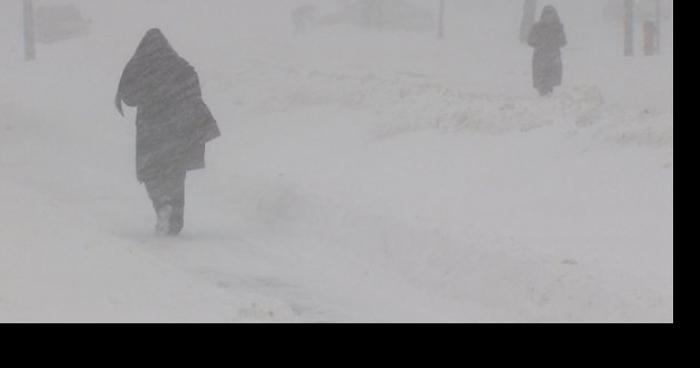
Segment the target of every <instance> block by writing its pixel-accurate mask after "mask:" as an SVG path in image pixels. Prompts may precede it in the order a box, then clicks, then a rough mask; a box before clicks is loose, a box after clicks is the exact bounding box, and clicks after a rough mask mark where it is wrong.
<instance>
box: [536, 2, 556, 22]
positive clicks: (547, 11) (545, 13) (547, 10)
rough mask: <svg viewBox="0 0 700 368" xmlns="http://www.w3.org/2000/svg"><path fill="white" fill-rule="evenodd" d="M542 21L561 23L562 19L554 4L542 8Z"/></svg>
mask: <svg viewBox="0 0 700 368" xmlns="http://www.w3.org/2000/svg"><path fill="white" fill-rule="evenodd" d="M540 22H541V23H543V24H561V19H559V13H558V12H557V9H556V8H555V7H554V6H552V5H547V6H545V7H544V9H543V10H542V17H541V18H540Z"/></svg>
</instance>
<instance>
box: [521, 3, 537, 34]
mask: <svg viewBox="0 0 700 368" xmlns="http://www.w3.org/2000/svg"><path fill="white" fill-rule="evenodd" d="M536 20H537V0H525V4H524V6H523V20H522V23H521V24H520V42H522V43H527V39H528V37H529V36H530V30H531V29H532V26H533V25H534V24H535V22H536Z"/></svg>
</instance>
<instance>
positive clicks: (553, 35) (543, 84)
mask: <svg viewBox="0 0 700 368" xmlns="http://www.w3.org/2000/svg"><path fill="white" fill-rule="evenodd" d="M528 43H529V44H530V46H532V47H534V48H535V55H534V58H533V80H534V87H535V89H537V91H539V93H540V95H542V96H549V95H551V94H552V93H553V92H554V87H558V86H561V83H562V76H563V65H562V60H561V49H562V48H563V47H564V46H566V44H567V40H566V33H565V32H564V25H563V24H562V23H561V20H560V19H559V13H557V10H556V8H554V7H553V6H551V5H548V6H546V7H545V8H544V10H543V11H542V17H541V19H540V21H539V22H537V23H535V25H534V26H533V27H532V30H531V31H530V35H529V37H528Z"/></svg>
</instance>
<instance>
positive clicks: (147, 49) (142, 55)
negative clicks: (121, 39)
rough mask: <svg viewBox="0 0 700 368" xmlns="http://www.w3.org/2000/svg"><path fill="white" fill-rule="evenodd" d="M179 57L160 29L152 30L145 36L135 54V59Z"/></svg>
mask: <svg viewBox="0 0 700 368" xmlns="http://www.w3.org/2000/svg"><path fill="white" fill-rule="evenodd" d="M173 56H177V53H176V52H175V50H174V49H173V48H172V46H170V42H168V39H167V38H165V35H164V34H163V32H161V30H160V29H158V28H153V29H150V30H149V31H148V32H146V35H145V36H143V39H142V40H141V43H139V47H138V48H137V49H136V53H135V54H134V58H135V59H145V60H157V59H162V58H165V57H173Z"/></svg>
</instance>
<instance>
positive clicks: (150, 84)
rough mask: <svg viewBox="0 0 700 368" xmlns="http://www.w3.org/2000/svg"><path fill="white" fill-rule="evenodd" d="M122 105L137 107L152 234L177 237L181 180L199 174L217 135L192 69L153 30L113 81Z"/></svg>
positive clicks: (140, 175) (139, 160) (140, 165)
mask: <svg viewBox="0 0 700 368" xmlns="http://www.w3.org/2000/svg"><path fill="white" fill-rule="evenodd" d="M122 102H123V103H125V104H126V105H127V106H131V107H137V108H138V110H137V115H136V172H137V179H138V181H139V182H140V183H144V184H145V186H146V189H147V191H148V195H149V197H150V199H151V201H152V202H153V207H154V209H155V211H156V216H157V225H156V231H157V233H158V234H160V235H178V234H179V233H180V232H181V231H182V228H183V226H184V207H185V177H186V175H187V172H188V171H191V170H198V169H203V168H204V166H205V164H204V152H205V145H206V143H207V142H210V141H212V140H214V139H215V138H218V137H219V136H220V135H221V133H220V131H219V127H218V125H217V123H216V120H215V119H214V117H213V116H212V114H211V112H210V111H209V108H208V107H207V105H206V104H205V103H204V101H203V100H202V93H201V89H200V85H199V77H198V75H197V72H196V71H195V70H194V68H193V67H192V66H191V65H190V64H189V63H188V62H187V61H185V60H184V59H183V58H182V57H180V56H179V55H178V54H177V52H175V50H174V49H173V48H172V47H171V46H170V43H169V42H168V40H167V39H166V38H165V36H164V35H163V33H162V32H161V31H160V30H159V29H151V30H149V31H148V32H147V33H146V35H145V36H144V37H143V39H142V40H141V43H140V44H139V46H138V48H137V49H136V52H135V54H134V56H133V57H132V58H131V60H130V61H129V62H128V64H127V65H126V67H125V68H124V71H123V73H122V76H121V80H120V81H119V88H118V91H117V96H116V107H117V111H118V112H119V113H120V114H121V115H122V116H124V112H123V110H122Z"/></svg>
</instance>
